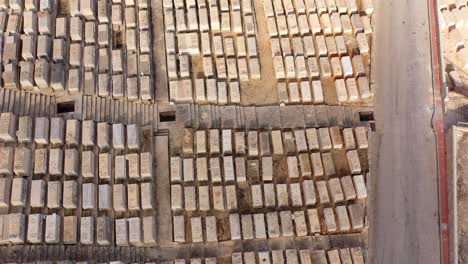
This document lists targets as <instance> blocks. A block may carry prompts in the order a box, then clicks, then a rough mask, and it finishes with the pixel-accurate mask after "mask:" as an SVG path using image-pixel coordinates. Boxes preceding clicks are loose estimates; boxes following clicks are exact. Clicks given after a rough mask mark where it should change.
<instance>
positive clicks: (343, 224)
mask: <svg viewBox="0 0 468 264" xmlns="http://www.w3.org/2000/svg"><path fill="white" fill-rule="evenodd" d="M336 216H337V218H338V225H339V230H340V231H343V232H346V231H349V230H350V229H351V224H350V222H349V217H348V212H347V210H346V206H345V205H341V206H337V207H336Z"/></svg>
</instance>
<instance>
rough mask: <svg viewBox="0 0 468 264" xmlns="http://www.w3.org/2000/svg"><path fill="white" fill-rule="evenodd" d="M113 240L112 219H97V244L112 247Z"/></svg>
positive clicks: (102, 217) (100, 217)
mask: <svg viewBox="0 0 468 264" xmlns="http://www.w3.org/2000/svg"><path fill="white" fill-rule="evenodd" d="M111 239H112V235H111V223H110V218H109V217H107V216H99V217H97V218H96V242H97V244H98V245H110V243H111Z"/></svg>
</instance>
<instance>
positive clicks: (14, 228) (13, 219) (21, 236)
mask: <svg viewBox="0 0 468 264" xmlns="http://www.w3.org/2000/svg"><path fill="white" fill-rule="evenodd" d="M7 218H8V219H7V220H6V221H5V220H4V221H5V223H4V226H5V225H6V227H7V228H6V230H8V235H7V240H8V241H9V242H10V243H13V244H20V243H24V240H25V236H26V216H25V215H24V214H21V213H13V214H9V215H7Z"/></svg>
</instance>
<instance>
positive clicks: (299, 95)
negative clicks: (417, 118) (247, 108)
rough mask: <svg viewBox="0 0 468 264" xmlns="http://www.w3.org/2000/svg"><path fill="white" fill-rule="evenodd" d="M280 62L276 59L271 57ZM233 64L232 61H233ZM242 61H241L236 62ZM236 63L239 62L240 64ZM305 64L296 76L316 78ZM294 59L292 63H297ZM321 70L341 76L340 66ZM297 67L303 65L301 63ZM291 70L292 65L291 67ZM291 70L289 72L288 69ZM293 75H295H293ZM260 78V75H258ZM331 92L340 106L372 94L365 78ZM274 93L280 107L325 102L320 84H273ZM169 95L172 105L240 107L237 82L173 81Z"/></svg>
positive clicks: (339, 81) (313, 64)
mask: <svg viewBox="0 0 468 264" xmlns="http://www.w3.org/2000/svg"><path fill="white" fill-rule="evenodd" d="M275 58H280V57H275ZM233 60H235V59H233ZM240 60H245V59H240ZM240 60H239V61H240ZM306 60H307V61H308V62H310V63H311V64H309V70H307V69H306V68H302V70H301V71H300V72H298V74H300V75H301V76H306V77H307V76H317V77H318V76H319V75H320V73H319V68H318V65H317V64H316V61H314V58H312V59H311V58H308V59H306ZM298 61H299V60H298V59H296V63H298ZM320 62H321V63H322V62H323V64H321V67H323V68H324V69H325V71H326V72H325V74H328V76H331V72H332V71H331V70H333V73H334V74H336V75H342V72H341V66H340V65H339V64H337V65H333V64H332V65H333V66H337V68H330V65H329V64H327V61H324V60H322V59H321V60H320ZM281 63H282V62H279V64H275V65H277V66H276V67H275V68H276V69H279V68H282V69H279V70H284V68H283V66H282V64H281ZM301 63H304V61H303V60H301ZM228 65H231V66H232V67H235V66H236V65H235V64H228ZM292 66H294V65H292ZM296 67H297V68H298V69H299V70H300V69H301V68H299V67H305V65H302V66H301V65H296ZM289 69H291V68H289ZM233 74H234V75H233V76H232V77H234V79H237V77H236V76H237V70H235V71H234V73H233ZM239 74H243V75H242V76H241V75H239V77H240V81H244V80H246V79H247V76H248V73H247V72H244V73H241V72H239ZM293 75H295V73H293ZM258 76H260V75H258ZM334 86H335V90H336V94H337V100H338V102H340V103H347V102H357V101H359V100H367V99H369V98H371V97H372V95H373V92H372V91H371V90H370V85H369V79H368V78H367V77H365V76H361V77H358V78H357V81H356V79H355V78H353V77H351V78H347V79H341V78H340V79H336V80H335V83H334ZM277 89H278V100H279V102H280V103H284V104H297V103H304V104H323V103H324V102H325V96H324V90H323V89H324V88H323V86H322V81H321V80H312V81H309V80H304V81H299V82H296V81H292V82H291V81H290V82H288V83H286V82H280V83H278V84H277ZM169 91H170V100H171V101H174V102H176V103H192V102H196V103H201V104H206V103H211V104H218V105H226V104H240V102H241V93H240V83H239V82H238V81H227V82H226V81H223V80H221V81H217V79H201V78H200V79H195V80H194V81H192V80H191V79H185V80H175V81H170V82H169Z"/></svg>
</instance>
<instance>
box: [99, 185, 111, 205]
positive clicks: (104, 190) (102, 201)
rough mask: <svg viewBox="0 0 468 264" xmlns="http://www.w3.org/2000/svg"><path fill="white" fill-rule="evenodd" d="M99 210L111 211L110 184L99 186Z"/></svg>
mask: <svg viewBox="0 0 468 264" xmlns="http://www.w3.org/2000/svg"><path fill="white" fill-rule="evenodd" d="M98 206H99V210H109V209H111V186H110V185H109V184H100V185H99V199H98Z"/></svg>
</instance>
